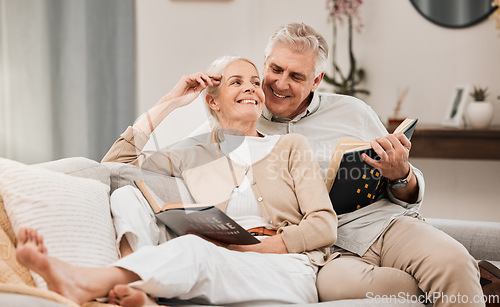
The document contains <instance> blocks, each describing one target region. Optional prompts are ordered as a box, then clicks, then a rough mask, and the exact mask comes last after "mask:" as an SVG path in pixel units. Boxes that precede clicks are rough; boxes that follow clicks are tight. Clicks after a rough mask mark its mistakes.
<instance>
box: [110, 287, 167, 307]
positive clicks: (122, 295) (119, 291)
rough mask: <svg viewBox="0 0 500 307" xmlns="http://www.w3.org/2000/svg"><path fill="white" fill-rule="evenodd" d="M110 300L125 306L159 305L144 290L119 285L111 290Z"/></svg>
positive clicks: (112, 302)
mask: <svg viewBox="0 0 500 307" xmlns="http://www.w3.org/2000/svg"><path fill="white" fill-rule="evenodd" d="M108 302H109V303H111V304H116V305H120V306H123V307H139V306H159V305H157V304H156V303H155V302H154V301H153V300H152V299H151V298H150V297H149V296H148V295H147V294H146V293H145V292H144V291H141V290H139V289H134V288H132V287H130V286H128V285H117V286H115V287H114V288H113V290H111V291H109V295H108Z"/></svg>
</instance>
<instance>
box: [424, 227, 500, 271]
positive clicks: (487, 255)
mask: <svg viewBox="0 0 500 307" xmlns="http://www.w3.org/2000/svg"><path fill="white" fill-rule="evenodd" d="M425 220H426V221H427V222H429V223H430V224H431V225H432V226H434V227H436V228H437V229H440V230H442V231H444V232H446V233H447V234H448V235H450V236H451V237H453V238H454V239H455V240H457V241H458V242H460V243H462V244H463V245H464V246H465V248H467V250H468V251H469V253H470V254H471V255H472V256H473V257H474V258H475V259H477V260H492V261H500V223H494V222H476V221H462V220H451V219H425Z"/></svg>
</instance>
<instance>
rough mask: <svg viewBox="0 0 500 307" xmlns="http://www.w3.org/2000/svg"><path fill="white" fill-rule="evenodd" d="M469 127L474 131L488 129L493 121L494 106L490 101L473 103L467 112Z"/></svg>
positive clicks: (469, 105) (468, 106) (466, 118)
mask: <svg viewBox="0 0 500 307" xmlns="http://www.w3.org/2000/svg"><path fill="white" fill-rule="evenodd" d="M465 120H466V123H467V126H469V127H470V128H472V129H486V128H489V127H490V125H491V121H492V120H493V105H492V104H491V102H489V101H471V102H469V104H468V105H467V108H466V110H465Z"/></svg>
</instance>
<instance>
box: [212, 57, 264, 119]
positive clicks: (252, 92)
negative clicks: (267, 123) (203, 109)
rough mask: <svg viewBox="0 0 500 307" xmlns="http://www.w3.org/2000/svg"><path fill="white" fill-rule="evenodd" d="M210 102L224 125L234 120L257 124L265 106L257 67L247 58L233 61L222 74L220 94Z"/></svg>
mask: <svg viewBox="0 0 500 307" xmlns="http://www.w3.org/2000/svg"><path fill="white" fill-rule="evenodd" d="M207 102H208V104H209V107H210V108H212V110H214V111H215V112H216V114H217V117H218V119H219V122H220V123H221V125H222V126H223V128H229V127H227V124H230V123H235V122H239V123H241V124H243V123H254V124H255V122H256V121H257V119H259V116H260V114H261V113H262V109H263V107H264V92H263V91H262V88H261V86H260V77H259V73H258V71H257V69H256V68H255V66H254V65H253V64H251V63H249V62H247V61H245V60H237V61H234V62H232V63H230V64H229V65H228V66H227V67H226V69H225V70H224V73H223V74H222V80H221V86H220V90H219V92H218V95H217V97H213V98H211V99H210V98H209V99H208V100H207ZM225 126H226V127H225Z"/></svg>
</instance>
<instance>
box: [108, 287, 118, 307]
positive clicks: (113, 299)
mask: <svg viewBox="0 0 500 307" xmlns="http://www.w3.org/2000/svg"><path fill="white" fill-rule="evenodd" d="M108 303H109V304H114V305H119V303H120V302H119V301H118V299H117V297H116V294H115V291H114V290H110V291H109V293H108Z"/></svg>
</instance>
